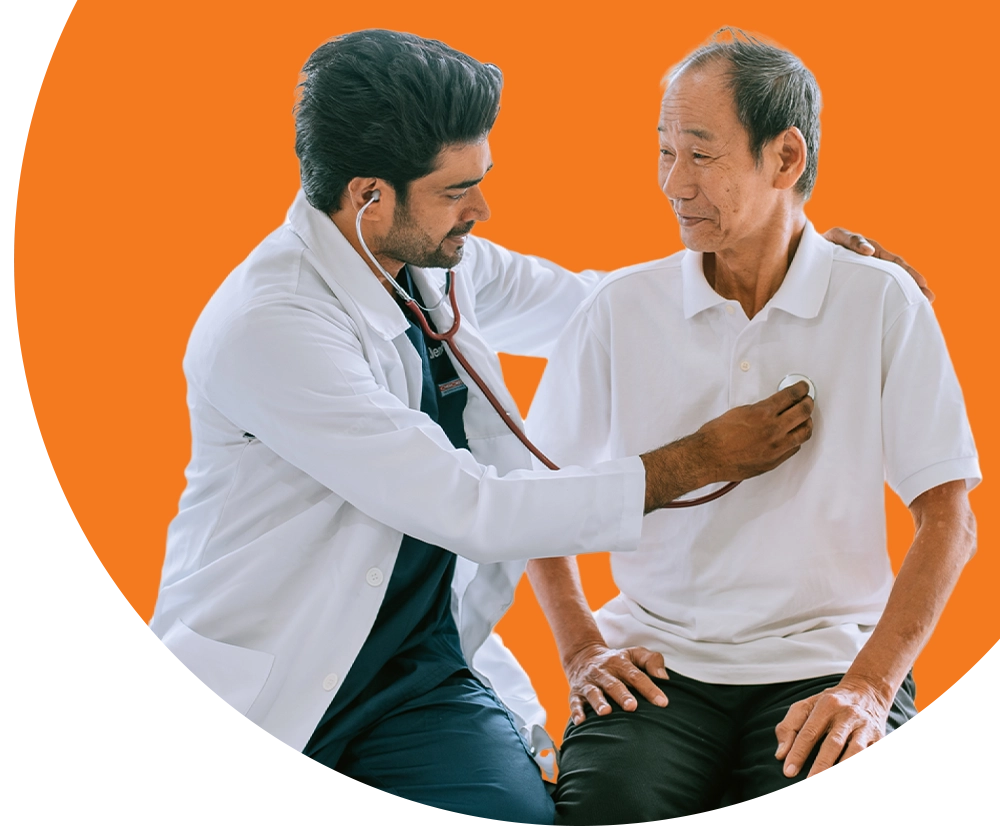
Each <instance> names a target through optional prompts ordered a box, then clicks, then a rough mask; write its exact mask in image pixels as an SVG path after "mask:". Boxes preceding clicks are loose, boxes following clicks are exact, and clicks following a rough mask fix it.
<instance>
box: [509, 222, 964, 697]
mask: <svg viewBox="0 0 1000 830" xmlns="http://www.w3.org/2000/svg"><path fill="white" fill-rule="evenodd" d="M789 373H799V374H804V375H807V376H808V377H809V378H811V379H812V380H813V382H814V383H815V385H816V390H817V395H816V404H817V408H816V411H815V415H814V419H813V420H814V425H815V427H814V433H813V437H812V440H811V441H809V442H808V443H807V444H805V446H804V447H803V448H802V450H801V451H800V452H799V453H798V454H797V455H795V456H794V457H793V458H792V459H790V460H789V461H787V462H786V463H785V464H783V465H782V466H781V467H779V468H778V469H777V470H774V471H772V472H770V473H766V474H764V475H763V476H760V477H758V478H755V479H751V480H748V481H745V482H743V483H742V484H740V486H739V487H737V488H736V490H734V491H733V492H732V493H731V494H729V495H727V496H725V497H723V498H722V499H720V500H718V501H716V502H713V503H711V504H708V505H704V506H701V507H695V508H687V509H682V510H659V511H656V512H654V513H652V514H650V515H648V516H646V518H645V520H644V522H643V529H642V541H641V543H640V547H639V550H638V551H637V552H634V553H612V556H611V564H612V570H613V573H614V578H615V582H616V584H617V586H618V588H619V589H620V591H621V594H620V595H619V596H618V597H616V598H615V599H613V600H612V601H611V602H609V603H608V604H607V605H605V606H604V608H602V609H601V610H600V611H599V612H598V613H597V615H596V617H597V621H598V625H599V626H600V628H601V631H602V633H603V634H604V636H605V637H606V638H607V641H608V643H609V645H611V646H613V647H625V646H635V645H641V646H646V647H647V648H651V649H655V650H657V651H660V652H662V653H663V654H664V657H665V658H666V663H667V667H668V668H673V669H674V670H676V671H678V672H680V673H681V674H685V675H688V676H691V677H694V678H696V679H698V680H702V681H705V682H711V683H733V684H755V683H774V682H783V681H788V680H797V679H802V678H807V677H818V676H822V675H826V674H833V673H840V672H843V671H846V670H847V668H848V667H849V666H850V664H851V662H852V661H853V660H854V658H855V656H856V655H857V653H858V651H859V650H860V648H861V646H862V645H863V644H864V642H865V640H866V639H867V637H868V635H869V633H870V632H871V630H872V628H873V626H874V625H875V623H876V622H877V621H878V619H879V616H880V615H881V613H882V610H883V608H884V607H885V603H886V599H887V597H888V595H889V590H890V588H891V587H892V579H893V577H892V571H891V569H890V564H889V558H888V554H887V550H886V528H885V510H884V487H883V482H884V481H887V482H888V483H889V486H890V487H891V488H892V489H893V490H894V491H895V492H896V493H897V494H898V495H899V496H900V498H902V499H903V501H904V502H905V503H906V504H909V503H910V502H911V501H913V499H914V498H915V497H916V496H918V495H920V494H921V493H922V492H924V491H925V490H928V489H930V488H932V487H935V486H937V485H939V484H943V483H945V482H948V481H954V480H958V479H965V481H966V486H968V487H970V488H971V487H973V486H975V485H976V484H978V482H979V481H980V472H979V464H978V459H977V455H976V448H975V445H974V443H973V439H972V434H971V432H970V429H969V424H968V421H967V418H966V414H965V406H964V403H963V400H962V393H961V390H960V388H959V385H958V381H957V379H956V377H955V372H954V370H953V368H952V365H951V361H950V359H949V357H948V353H947V349H946V348H945V344H944V340H943V339H942V337H941V332H940V330H939V328H938V325H937V322H936V320H935V319H934V314H933V313H932V311H931V308H930V305H929V304H928V303H927V301H926V300H925V299H924V297H923V296H922V295H921V293H920V292H919V290H917V288H916V286H915V285H914V283H913V281H912V280H911V279H910V278H909V276H908V275H906V274H905V272H903V271H902V270H901V269H900V268H898V267H896V266H894V265H892V264H889V263H886V262H882V261H880V260H875V259H868V258H864V257H861V256H857V255H855V254H852V253H850V252H848V251H846V250H843V249H841V248H838V247H836V246H834V245H832V244H830V243H829V242H827V241H826V240H824V239H823V238H822V237H820V236H819V235H818V234H817V233H816V231H815V230H814V229H813V227H812V225H808V226H807V227H806V230H805V232H804V234H803V236H802V241H801V243H800V245H799V247H798V250H797V252H796V255H795V258H794V260H793V262H792V265H791V267H790V268H789V271H788V274H787V276H786V277H785V280H784V282H783V283H782V285H781V287H780V289H779V290H778V291H777V293H776V294H775V295H774V297H772V298H771V300H770V302H768V303H767V305H766V306H765V307H764V308H763V309H762V310H761V311H760V312H759V313H758V314H757V315H756V316H755V317H754V318H753V319H752V320H748V319H747V318H746V315H745V314H744V312H743V309H742V307H741V306H740V304H739V303H737V302H735V301H728V300H725V299H723V298H722V297H720V296H719V295H718V294H716V293H715V291H714V290H713V289H712V288H711V287H710V286H709V284H708V282H707V281H706V279H705V276H704V274H703V272H702V269H701V254H698V253H694V252H692V251H683V252H681V253H678V254H675V255H674V256H671V257H668V258H667V259H663V260H659V261H656V262H651V263H647V264H644V265H638V266H635V267H632V268H627V269H624V270H621V271H617V272H615V273H613V274H611V275H609V276H608V277H607V278H606V279H605V280H604V281H603V282H602V283H601V285H600V286H599V287H598V288H597V289H596V290H595V292H594V293H593V294H592V295H591V296H590V298H589V299H588V300H587V301H586V302H584V304H583V305H582V306H581V307H580V308H579V309H578V311H577V312H576V315H575V316H574V317H573V319H572V320H571V322H570V324H569V326H568V328H567V329H566V330H565V332H564V333H563V335H562V337H561V338H560V341H559V343H558V345H557V347H556V352H555V354H554V356H553V357H552V358H551V360H550V362H549V365H548V367H547V369H546V372H545V375H544V377H543V379H542V383H541V386H540V387H539V390H538V394H537V396H536V398H535V402H534V404H533V406H532V410H531V415H530V417H529V420H528V424H529V430H530V432H531V434H532V436H533V439H534V440H535V441H536V442H537V443H538V445H539V446H540V448H541V449H542V451H543V452H545V453H547V454H549V455H550V457H551V458H552V459H553V461H555V462H556V463H557V464H559V465H568V464H585V465H589V464H593V463H596V462H599V461H603V460H606V459H611V458H621V457H625V456H630V455H635V454H638V453H641V452H645V451H647V450H651V449H653V448H655V447H659V446H661V445H663V444H666V443H668V442H670V441H673V440H675V439H677V438H680V437H682V436H684V435H688V434H690V433H692V432H694V431H695V430H697V429H698V427H700V426H701V425H702V424H703V423H705V422H706V421H708V420H710V419H712V418H715V417H716V416H718V415H721V414H722V413H723V412H724V411H726V410H727V409H729V408H731V407H734V406H738V405H741V404H748V403H753V402H755V401H758V400H760V399H762V398H765V397H767V396H768V395H770V394H772V393H773V392H775V391H776V390H777V387H778V383H779V382H780V381H781V379H782V378H783V377H784V376H785V375H787V374H789ZM718 486H719V485H713V486H712V487H711V488H706V489H705V491H704V492H708V491H709V490H710V489H714V488H715V487H718ZM701 492H702V491H699V493H701Z"/></svg>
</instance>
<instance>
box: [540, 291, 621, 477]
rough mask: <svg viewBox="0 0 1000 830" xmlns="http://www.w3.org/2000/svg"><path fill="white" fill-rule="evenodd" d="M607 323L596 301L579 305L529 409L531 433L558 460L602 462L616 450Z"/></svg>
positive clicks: (588, 463)
mask: <svg viewBox="0 0 1000 830" xmlns="http://www.w3.org/2000/svg"><path fill="white" fill-rule="evenodd" d="M597 299H599V298H597ZM602 328H603V327H602V323H601V315H600V309H599V308H596V307H595V305H594V304H593V303H588V304H587V305H585V306H582V307H581V308H579V309H578V310H577V312H576V314H574V315H573V317H572V319H571V320H570V321H569V323H568V324H567V326H566V328H565V330H564V331H563V333H562V334H561V335H560V337H559V339H558V341H557V343H556V346H555V350H554V352H553V354H552V356H551V357H550V358H549V362H548V365H547V366H546V368H545V372H544V374H543V375H542V380H541V382H540V384H539V386H538V391H537V392H536V393H535V397H534V400H533V401H532V404H531V410H530V411H529V413H528V419H527V422H526V426H527V431H528V435H529V437H530V438H531V439H532V441H535V442H537V443H538V445H539V446H542V447H545V449H546V452H547V453H549V457H550V458H551V459H552V460H553V461H554V462H555V463H556V464H558V465H564V464H582V465H584V466H589V465H592V464H600V463H602V462H606V461H607V460H608V459H611V458H614V457H615V456H616V454H617V453H616V452H615V447H614V446H613V439H612V435H611V419H612V412H611V361H610V357H609V352H608V348H607V345H606V335H603V334H602V333H601V329H602Z"/></svg>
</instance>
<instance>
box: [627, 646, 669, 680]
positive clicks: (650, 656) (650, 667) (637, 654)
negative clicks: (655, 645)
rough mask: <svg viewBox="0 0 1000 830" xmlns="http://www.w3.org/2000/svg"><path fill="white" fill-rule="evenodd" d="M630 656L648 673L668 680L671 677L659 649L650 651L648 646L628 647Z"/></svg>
mask: <svg viewBox="0 0 1000 830" xmlns="http://www.w3.org/2000/svg"><path fill="white" fill-rule="evenodd" d="M628 653H629V658H630V659H631V660H632V662H633V663H635V664H636V665H637V666H638V667H639V668H641V669H642V670H643V671H645V672H646V674H648V675H651V676H653V677H659V678H660V679H661V680H666V679H668V678H669V677H670V675H668V674H667V667H666V665H665V664H664V662H663V655H662V654H660V652H658V651H650V650H649V649H648V648H642V647H641V646H639V647H637V648H630V649H628Z"/></svg>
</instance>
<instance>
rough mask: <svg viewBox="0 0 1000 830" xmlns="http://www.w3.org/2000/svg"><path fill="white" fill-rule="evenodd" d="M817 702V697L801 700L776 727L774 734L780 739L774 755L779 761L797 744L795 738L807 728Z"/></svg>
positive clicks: (794, 704)
mask: <svg viewBox="0 0 1000 830" xmlns="http://www.w3.org/2000/svg"><path fill="white" fill-rule="evenodd" d="M815 702H816V695H813V696H812V697H807V698H806V699H805V700H800V701H799V702H798V703H793V704H792V705H791V706H790V707H789V708H788V712H786V713H785V717H783V718H782V719H781V723H779V724H778V725H777V726H776V727H774V734H775V737H776V738H777V739H778V751H777V752H775V753H774V757H775V758H777V759H778V760H779V761H781V760H782V759H783V758H784V757H785V756H786V755H787V754H788V750H790V749H791V748H792V744H793V743H794V742H795V736H796V735H798V733H799V730H800V729H801V728H802V727H803V726H805V723H806V721H807V720H808V719H809V715H810V714H811V713H812V709H813V705H814V704H815Z"/></svg>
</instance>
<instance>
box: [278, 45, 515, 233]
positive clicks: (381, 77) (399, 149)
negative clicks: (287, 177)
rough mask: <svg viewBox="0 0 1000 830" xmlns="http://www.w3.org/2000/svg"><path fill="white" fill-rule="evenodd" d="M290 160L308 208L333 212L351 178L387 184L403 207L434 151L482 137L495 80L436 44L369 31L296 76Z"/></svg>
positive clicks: (495, 97)
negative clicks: (294, 161) (293, 155)
mask: <svg viewBox="0 0 1000 830" xmlns="http://www.w3.org/2000/svg"><path fill="white" fill-rule="evenodd" d="M302 72H303V78H302V80H301V82H300V84H299V86H298V89H297V92H298V96H299V97H298V101H297V103H296V105H295V153H296V155H297V156H298V157H299V171H300V174H301V178H302V188H303V190H304V191H305V194H306V197H307V198H308V200H309V203H310V204H311V205H312V206H313V207H315V208H317V209H318V210H321V211H323V212H324V213H333V212H335V211H336V210H338V209H339V208H340V204H341V199H342V198H343V195H344V191H345V189H346V187H347V184H348V182H349V181H350V180H351V179H353V178H354V177H355V176H361V177H369V176H371V177H376V178H381V179H385V181H387V182H388V183H389V184H391V185H392V186H393V188H394V189H395V190H396V197H397V200H398V201H399V202H400V204H405V203H406V197H407V188H408V185H409V183H410V182H411V181H413V180H414V179H419V178H421V177H422V176H426V175H427V174H428V173H431V172H433V170H434V166H435V161H436V159H437V156H438V154H439V153H440V152H441V150H442V149H443V148H444V147H446V146H448V145H451V144H467V143H471V142H475V141H478V140H479V139H482V138H484V137H485V136H486V135H487V134H488V133H489V131H490V130H491V129H492V127H493V123H494V122H495V121H496V117H497V114H498V113H499V111H500V90H501V88H502V86H503V75H502V73H501V72H500V70H499V69H498V68H497V67H496V66H493V65H492V64H484V63H480V62H479V61H477V60H475V59H474V58H471V57H469V56H468V55H465V54H463V53H462V52H459V51H457V50H455V49H452V48H451V47H449V46H447V45H445V44H444V43H441V42H439V41H436V40H427V39H425V38H421V37H417V36H416V35H411V34H405V33H403V32H392V31H387V30H384V29H368V30H365V31H360V32H351V33H350V34H346V35H342V36H340V37H337V38H334V39H333V40H330V41H328V42H327V43H324V44H323V45H322V46H320V47H319V48H318V49H316V51H315V52H313V53H312V55H310V57H309V60H307V61H306V64H305V66H304V67H303V69H302Z"/></svg>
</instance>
